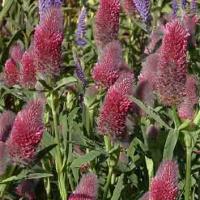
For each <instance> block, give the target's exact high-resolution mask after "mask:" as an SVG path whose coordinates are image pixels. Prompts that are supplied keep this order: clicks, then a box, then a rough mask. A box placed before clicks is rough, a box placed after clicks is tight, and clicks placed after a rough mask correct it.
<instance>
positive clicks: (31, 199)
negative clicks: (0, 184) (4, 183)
mask: <svg viewBox="0 0 200 200" xmlns="http://www.w3.org/2000/svg"><path fill="white" fill-rule="evenodd" d="M34 185H35V182H34V181H33V180H24V181H22V182H21V183H20V184H19V185H18V186H17V187H16V193H17V195H18V196H20V197H24V198H26V199H28V200H36V194H35V192H34V189H35V188H34Z"/></svg>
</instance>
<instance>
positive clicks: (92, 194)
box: [69, 173, 98, 200]
mask: <svg viewBox="0 0 200 200" xmlns="http://www.w3.org/2000/svg"><path fill="white" fill-rule="evenodd" d="M97 190H98V180H97V176H96V175H95V174H92V173H89V174H86V175H84V176H83V177H82V178H81V180H80V183H79V184H78V186H77V188H76V190H75V191H74V192H73V193H72V194H71V195H70V197H69V200H96V199H97Z"/></svg>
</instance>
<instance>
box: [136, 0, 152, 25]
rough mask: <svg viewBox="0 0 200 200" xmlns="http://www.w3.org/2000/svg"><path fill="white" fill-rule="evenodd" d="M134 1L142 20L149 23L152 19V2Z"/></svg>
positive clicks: (147, 0)
mask: <svg viewBox="0 0 200 200" xmlns="http://www.w3.org/2000/svg"><path fill="white" fill-rule="evenodd" d="M133 1H134V3H135V6H136V8H137V10H138V12H139V14H140V16H141V17H142V19H143V20H144V21H145V22H149V20H150V19H151V15H150V7H151V1H150V0H133Z"/></svg>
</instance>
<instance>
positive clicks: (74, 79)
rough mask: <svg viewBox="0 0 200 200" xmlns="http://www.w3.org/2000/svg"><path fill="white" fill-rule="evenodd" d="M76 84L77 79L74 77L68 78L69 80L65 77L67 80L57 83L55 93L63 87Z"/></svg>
mask: <svg viewBox="0 0 200 200" xmlns="http://www.w3.org/2000/svg"><path fill="white" fill-rule="evenodd" d="M76 82H77V79H76V78H75V77H73V76H70V77H67V78H66V77H65V78H63V79H61V80H60V81H58V82H57V86H56V88H55V89H54V91H55V90H58V89H60V88H61V87H64V86H68V85H71V84H74V83H76Z"/></svg>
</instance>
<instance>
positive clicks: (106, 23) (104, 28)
mask: <svg viewBox="0 0 200 200" xmlns="http://www.w3.org/2000/svg"><path fill="white" fill-rule="evenodd" d="M119 12H120V2H119V0H109V1H108V0H100V3H99V7H98V10H97V13H96V16H95V27H94V37H95V41H96V44H97V47H99V48H100V49H102V48H103V47H104V46H105V45H106V44H107V43H109V42H111V41H112V40H116V39H117V36H118V31H119Z"/></svg>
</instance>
